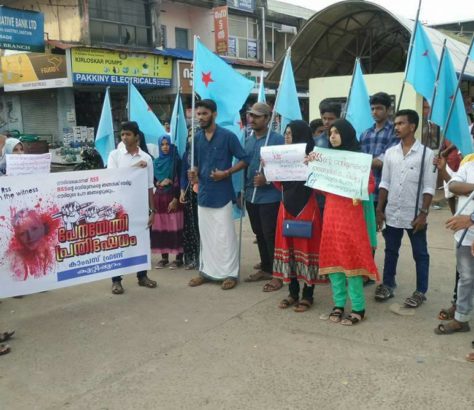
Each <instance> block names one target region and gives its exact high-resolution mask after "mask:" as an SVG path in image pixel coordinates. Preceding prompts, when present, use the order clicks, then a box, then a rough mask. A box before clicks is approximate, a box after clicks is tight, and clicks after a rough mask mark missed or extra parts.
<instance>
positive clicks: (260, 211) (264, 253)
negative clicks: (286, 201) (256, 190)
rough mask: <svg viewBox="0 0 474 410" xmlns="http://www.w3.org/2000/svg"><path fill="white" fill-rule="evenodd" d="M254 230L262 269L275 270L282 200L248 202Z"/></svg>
mask: <svg viewBox="0 0 474 410" xmlns="http://www.w3.org/2000/svg"><path fill="white" fill-rule="evenodd" d="M246 205H247V206H246V207H247V212H248V214H249V219H250V225H251V227H252V231H253V233H254V234H255V236H256V237H257V245H258V253H259V254H260V262H261V264H262V270H263V271H264V272H267V273H272V272H273V253H274V252H275V231H276V224H277V218H278V209H279V208H280V202H273V203H270V204H252V203H250V202H247V203H246Z"/></svg>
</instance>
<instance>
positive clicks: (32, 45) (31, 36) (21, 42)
mask: <svg viewBox="0 0 474 410" xmlns="http://www.w3.org/2000/svg"><path fill="white" fill-rule="evenodd" d="M0 48H3V49H8V50H21V51H34V52H44V16H43V13H38V12H35V11H27V10H17V9H12V8H9V7H5V6H0Z"/></svg>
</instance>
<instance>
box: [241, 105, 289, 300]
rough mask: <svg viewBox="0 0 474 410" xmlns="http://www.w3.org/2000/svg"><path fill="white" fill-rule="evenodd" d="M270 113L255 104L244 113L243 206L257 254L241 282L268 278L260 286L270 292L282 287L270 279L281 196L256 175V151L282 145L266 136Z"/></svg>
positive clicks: (272, 135) (281, 141) (277, 136)
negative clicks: (252, 268) (257, 261)
mask: <svg viewBox="0 0 474 410" xmlns="http://www.w3.org/2000/svg"><path fill="white" fill-rule="evenodd" d="M271 112H272V111H271V108H270V106H269V105H268V104H265V103H261V102H257V103H255V104H254V105H253V106H252V108H251V109H250V111H248V113H247V118H248V120H247V121H248V124H249V125H250V127H251V128H252V134H251V135H250V136H249V137H248V138H247V140H246V141H245V152H246V153H247V155H248V156H249V160H250V163H249V167H248V168H247V175H246V179H245V203H246V208H247V212H248V215H249V219H250V225H251V226H252V231H253V233H254V234H255V236H256V237H257V245H258V252H259V255H260V264H258V265H256V266H255V267H256V268H257V267H258V270H257V272H255V273H253V274H252V275H250V276H249V277H248V278H247V279H245V281H246V282H257V281H259V280H270V279H271V281H270V282H268V283H266V284H265V285H264V287H263V291H264V292H272V291H274V290H278V289H281V287H282V286H283V283H282V281H281V280H280V279H278V278H274V279H272V272H273V253H274V252H275V230H276V223H277V217H278V209H279V207H280V199H281V193H280V191H278V190H277V189H276V188H275V187H274V186H273V184H271V183H269V182H267V180H266V179H265V174H264V172H263V170H262V171H261V172H260V158H261V157H260V149H261V148H262V147H264V146H265V145H282V144H284V142H285V141H284V139H283V137H282V136H281V135H280V134H277V133H276V132H274V131H271V132H270V134H268V125H269V122H270V117H271ZM267 134H268V140H267ZM254 192H255V195H254Z"/></svg>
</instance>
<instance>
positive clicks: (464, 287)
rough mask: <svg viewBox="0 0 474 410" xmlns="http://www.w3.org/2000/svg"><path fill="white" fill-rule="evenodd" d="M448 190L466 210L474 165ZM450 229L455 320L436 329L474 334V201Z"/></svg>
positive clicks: (453, 220) (450, 222)
mask: <svg viewBox="0 0 474 410" xmlns="http://www.w3.org/2000/svg"><path fill="white" fill-rule="evenodd" d="M448 189H449V191H450V192H451V193H453V194H454V195H458V196H459V200H458V207H459V208H460V209H461V208H463V207H464V205H465V204H466V201H468V200H469V195H470V194H471V193H472V191H473V190H474V162H467V163H465V164H464V165H462V166H461V168H459V170H458V172H457V173H456V174H454V175H453V177H452V178H451V180H450V181H449V182H448ZM446 227H447V228H449V229H451V230H453V231H454V232H455V234H454V239H455V241H456V244H457V246H456V264H457V266H456V267H457V271H458V272H459V281H458V288H457V300H456V312H455V313H454V320H452V321H450V322H445V323H441V324H440V325H438V327H437V328H436V329H435V333H436V334H438V335H449V334H452V333H457V332H468V331H469V330H470V328H469V319H470V314H471V311H472V300H473V297H474V256H473V255H474V201H473V200H469V203H468V204H467V205H466V207H465V208H464V210H463V211H462V212H461V215H459V216H453V217H452V218H450V219H448V221H447V222H446Z"/></svg>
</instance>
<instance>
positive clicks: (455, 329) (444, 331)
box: [434, 320, 471, 335]
mask: <svg viewBox="0 0 474 410" xmlns="http://www.w3.org/2000/svg"><path fill="white" fill-rule="evenodd" d="M470 330H471V328H470V327H469V322H458V321H457V320H452V321H451V322H448V323H441V324H439V325H438V327H437V328H436V329H435V330H434V332H435V333H436V334H437V335H451V334H453V333H463V332H469V331H470Z"/></svg>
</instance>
